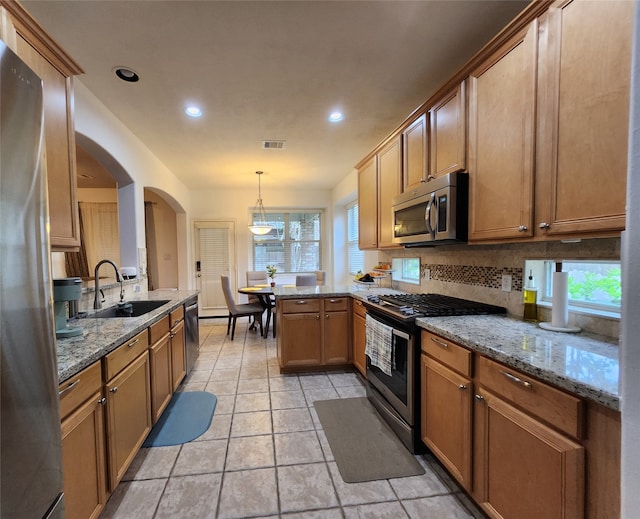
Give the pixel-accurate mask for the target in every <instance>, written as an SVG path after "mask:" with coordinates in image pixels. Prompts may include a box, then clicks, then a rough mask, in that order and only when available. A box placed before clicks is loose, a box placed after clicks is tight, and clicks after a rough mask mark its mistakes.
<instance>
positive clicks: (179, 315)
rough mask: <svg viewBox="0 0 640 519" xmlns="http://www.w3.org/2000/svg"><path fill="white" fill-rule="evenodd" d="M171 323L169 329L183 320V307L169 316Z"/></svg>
mask: <svg viewBox="0 0 640 519" xmlns="http://www.w3.org/2000/svg"><path fill="white" fill-rule="evenodd" d="M169 316H170V320H169V322H170V323H171V328H173V327H174V326H177V325H178V324H180V322H181V321H182V320H183V319H184V305H181V306H179V307H178V308H176V309H175V310H174V311H173V312H171V313H170V314H169Z"/></svg>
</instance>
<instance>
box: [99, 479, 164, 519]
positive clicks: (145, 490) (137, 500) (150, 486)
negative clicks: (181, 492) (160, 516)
mask: <svg viewBox="0 0 640 519" xmlns="http://www.w3.org/2000/svg"><path fill="white" fill-rule="evenodd" d="M166 482H167V480H166V479H148V480H145V481H123V482H121V483H120V484H119V485H118V486H117V487H116V490H115V492H114V493H113V495H112V496H111V498H110V499H109V501H108V502H107V506H105V508H104V510H103V511H102V514H100V518H101V519H131V518H132V517H135V518H136V519H147V518H149V519H151V518H152V517H153V514H154V513H155V510H156V507H157V506H158V502H159V501H160V496H161V495H162V491H163V490H164V487H165V484H166Z"/></svg>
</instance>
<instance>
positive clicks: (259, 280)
mask: <svg viewBox="0 0 640 519" xmlns="http://www.w3.org/2000/svg"><path fill="white" fill-rule="evenodd" d="M266 284H268V282H267V273H266V272H265V271H264V270H249V271H247V286H248V287H253V286H256V285H266ZM247 301H248V302H249V303H250V304H254V303H255V304H260V298H259V297H258V296H252V295H251V294H247ZM255 327H256V320H255V319H254V320H253V322H252V323H251V326H249V329H250V330H253V329H254V328H255Z"/></svg>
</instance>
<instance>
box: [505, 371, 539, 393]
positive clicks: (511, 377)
mask: <svg viewBox="0 0 640 519" xmlns="http://www.w3.org/2000/svg"><path fill="white" fill-rule="evenodd" d="M500 374H501V375H504V376H505V377H507V378H508V379H509V380H510V381H511V382H513V383H515V384H518V385H520V386H523V387H526V388H527V389H533V386H532V385H531V382H527V381H526V380H522V379H521V378H519V377H516V376H515V375H514V374H512V373H509V372H508V371H501V372H500Z"/></svg>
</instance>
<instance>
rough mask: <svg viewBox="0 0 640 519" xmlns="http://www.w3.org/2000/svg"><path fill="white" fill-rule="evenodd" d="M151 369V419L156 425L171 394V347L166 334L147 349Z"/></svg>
mask: <svg viewBox="0 0 640 519" xmlns="http://www.w3.org/2000/svg"><path fill="white" fill-rule="evenodd" d="M149 357H150V358H149V362H150V369H151V418H152V423H154V424H155V423H156V422H157V421H158V418H160V415H161V414H162V411H164V409H165V407H167V404H168V403H169V400H171V395H172V394H173V382H172V370H171V345H170V341H169V334H168V333H167V334H166V335H165V336H164V337H162V338H161V339H160V340H159V341H157V342H156V343H155V344H154V345H153V346H151V348H149Z"/></svg>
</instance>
